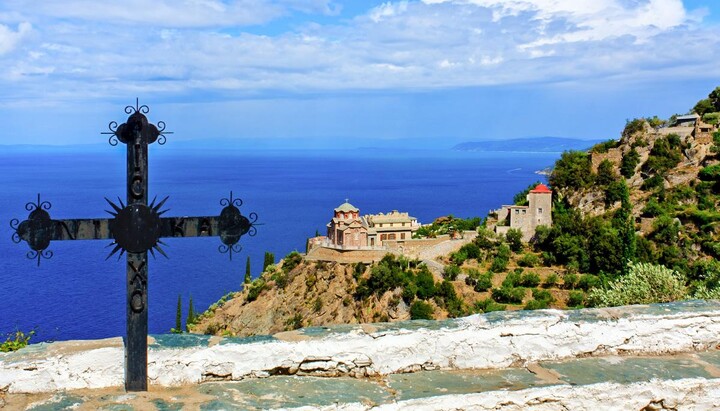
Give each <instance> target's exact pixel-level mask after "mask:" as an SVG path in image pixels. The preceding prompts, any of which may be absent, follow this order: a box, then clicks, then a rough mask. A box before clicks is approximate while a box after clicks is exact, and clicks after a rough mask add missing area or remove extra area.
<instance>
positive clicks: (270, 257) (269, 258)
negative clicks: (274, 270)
mask: <svg viewBox="0 0 720 411" xmlns="http://www.w3.org/2000/svg"><path fill="white" fill-rule="evenodd" d="M271 264H275V254H273V253H271V252H269V251H265V260H264V261H263V272H265V270H266V269H267V268H268V266H269V265H271Z"/></svg>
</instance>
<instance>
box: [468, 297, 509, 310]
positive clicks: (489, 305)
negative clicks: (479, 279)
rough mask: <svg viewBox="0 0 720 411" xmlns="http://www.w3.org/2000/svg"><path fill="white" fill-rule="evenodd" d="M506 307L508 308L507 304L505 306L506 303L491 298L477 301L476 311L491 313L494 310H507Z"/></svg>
mask: <svg viewBox="0 0 720 411" xmlns="http://www.w3.org/2000/svg"><path fill="white" fill-rule="evenodd" d="M505 308H507V306H505V305H504V304H498V303H496V302H495V301H493V300H491V299H490V298H486V299H484V300H480V301H476V302H475V311H476V312H478V311H481V312H484V313H489V312H492V311H505Z"/></svg>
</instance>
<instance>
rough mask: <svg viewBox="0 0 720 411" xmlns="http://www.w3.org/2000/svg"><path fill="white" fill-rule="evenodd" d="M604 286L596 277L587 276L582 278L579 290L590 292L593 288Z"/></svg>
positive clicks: (578, 285) (579, 282)
mask: <svg viewBox="0 0 720 411" xmlns="http://www.w3.org/2000/svg"><path fill="white" fill-rule="evenodd" d="M601 284H602V282H601V281H600V278H599V277H598V276H596V275H592V274H585V275H582V276H581V277H580V281H578V284H577V288H579V289H581V290H584V291H588V290H589V289H591V288H595V287H599V286H600V285H601Z"/></svg>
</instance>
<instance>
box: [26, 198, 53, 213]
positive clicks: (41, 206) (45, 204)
mask: <svg viewBox="0 0 720 411" xmlns="http://www.w3.org/2000/svg"><path fill="white" fill-rule="evenodd" d="M51 208H52V204H50V202H49V201H40V194H38V196H37V202H35V203H33V202H32V201H29V202H27V203H26V204H25V209H26V210H28V211H30V212H32V211H35V210H45V211H47V210H50V209H51Z"/></svg>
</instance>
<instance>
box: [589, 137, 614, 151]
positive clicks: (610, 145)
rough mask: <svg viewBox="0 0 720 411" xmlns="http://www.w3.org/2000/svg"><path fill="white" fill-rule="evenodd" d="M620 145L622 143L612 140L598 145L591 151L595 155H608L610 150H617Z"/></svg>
mask: <svg viewBox="0 0 720 411" xmlns="http://www.w3.org/2000/svg"><path fill="white" fill-rule="evenodd" d="M619 145H620V142H619V141H617V140H614V139H610V140H607V141H603V142H601V143H597V144H595V145H594V146H592V148H591V149H590V151H591V152H593V153H607V152H608V150H610V149H611V148H617V147H618V146H619Z"/></svg>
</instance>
